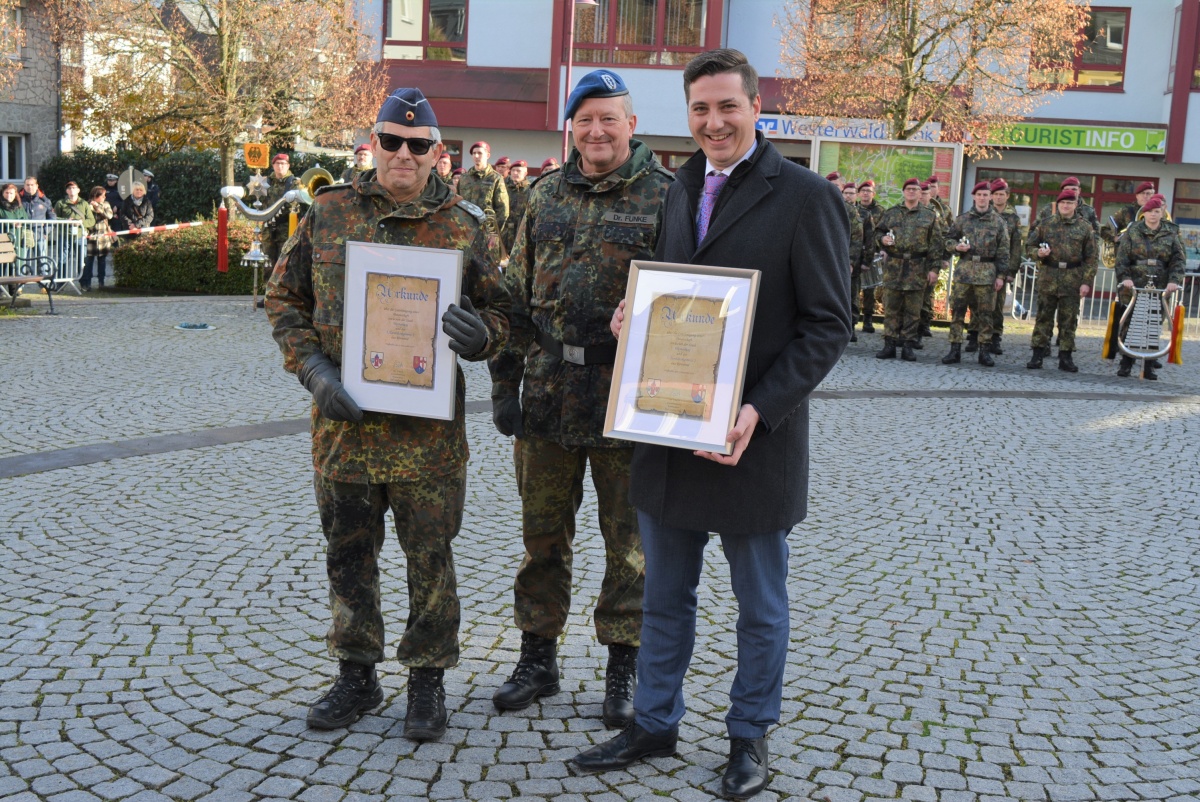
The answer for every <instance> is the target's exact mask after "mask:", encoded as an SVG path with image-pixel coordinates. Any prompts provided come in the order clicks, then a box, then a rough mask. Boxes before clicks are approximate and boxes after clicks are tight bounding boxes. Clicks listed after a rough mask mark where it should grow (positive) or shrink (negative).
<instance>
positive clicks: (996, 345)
mask: <svg viewBox="0 0 1200 802" xmlns="http://www.w3.org/2000/svg"><path fill="white" fill-rule="evenodd" d="M992 353H993V354H995V355H996V356H1003V355H1004V350H1003V349H1001V348H1000V335H999V334H993V335H992Z"/></svg>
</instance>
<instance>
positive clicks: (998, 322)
mask: <svg viewBox="0 0 1200 802" xmlns="http://www.w3.org/2000/svg"><path fill="white" fill-rule="evenodd" d="M1007 297H1008V285H1007V284H1006V285H1004V286H1003V287H1001V288H1000V289H998V290H996V305H995V306H993V307H992V336H993V337H998V336H1000V335H1001V334H1003V333H1004V301H1005V299H1006V298H1007ZM967 331H973V332H975V334H976V335H978V334H979V320H978V319H977V318H976V317H975V313H974V312H972V313H971V322H970V323H968V324H967Z"/></svg>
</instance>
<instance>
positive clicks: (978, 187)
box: [971, 181, 992, 195]
mask: <svg viewBox="0 0 1200 802" xmlns="http://www.w3.org/2000/svg"><path fill="white" fill-rule="evenodd" d="M979 191H984V192H991V191H992V185H991V184H990V183H988V182H987V181H979V182H977V183H976V184H975V188H974V189H972V190H971V194H972V195H974V194H975V193H976V192H979Z"/></svg>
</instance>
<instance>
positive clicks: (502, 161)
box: [496, 156, 512, 167]
mask: <svg viewBox="0 0 1200 802" xmlns="http://www.w3.org/2000/svg"><path fill="white" fill-rule="evenodd" d="M506 164H512V159H510V158H508V157H507V156H501V157H500V158H499V159H496V166H497V167H503V166H504V165H506Z"/></svg>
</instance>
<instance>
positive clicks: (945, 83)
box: [777, 0, 1088, 155]
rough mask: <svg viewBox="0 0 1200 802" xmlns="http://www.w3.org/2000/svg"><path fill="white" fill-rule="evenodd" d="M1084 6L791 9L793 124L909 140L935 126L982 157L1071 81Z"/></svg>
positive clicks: (827, 0) (800, 4)
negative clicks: (850, 126)
mask: <svg viewBox="0 0 1200 802" xmlns="http://www.w3.org/2000/svg"><path fill="white" fill-rule="evenodd" d="M1087 13H1088V4H1087V1H1086V0H791V2H790V3H789V4H788V7H787V9H786V11H785V14H784V16H783V18H782V19H780V20H778V21H777V23H778V24H779V25H780V27H781V28H782V30H783V37H782V44H783V52H782V59H781V60H782V63H783V72H784V73H785V75H787V78H786V79H785V81H784V85H783V86H784V97H785V99H786V105H785V108H786V110H787V111H788V112H789V113H792V114H799V115H807V116H815V117H822V118H833V117H870V118H876V119H884V120H886V121H887V123H888V126H889V129H890V135H891V137H892V138H893V139H908V138H909V137H910V136H912V135H913V134H914V133H916V132H917V131H918V130H920V128H921V127H922V126H924V125H925V124H926V123H929V122H931V121H936V122H940V123H941V124H942V138H943V139H944V140H948V141H962V142H965V143H966V146H967V151H968V153H970V154H972V155H983V154H984V153H987V152H988V151H989V148H988V147H987V145H986V142H987V140H988V137H989V134H990V133H991V132H993V131H994V130H995V129H996V127H997V126H1003V125H1004V124H1006V123H1013V122H1017V121H1019V120H1021V119H1023V118H1025V117H1026V116H1028V115H1029V114H1030V113H1032V111H1033V110H1034V109H1035V108H1037V106H1038V105H1040V104H1041V103H1042V102H1044V101H1045V100H1046V99H1047V98H1049V97H1051V96H1053V95H1054V94H1056V93H1058V92H1061V91H1062V89H1063V88H1064V87H1063V85H1061V84H1052V83H1049V82H1047V81H1048V79H1047V78H1046V76H1050V75H1061V74H1062V73H1063V72H1064V70H1066V72H1067V74H1070V65H1071V64H1072V62H1073V58H1074V54H1075V49H1076V47H1077V46H1078V45H1079V42H1080V39H1081V33H1082V30H1083V26H1084V23H1085V21H1086V19H1087Z"/></svg>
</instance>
